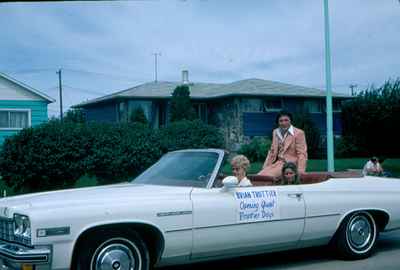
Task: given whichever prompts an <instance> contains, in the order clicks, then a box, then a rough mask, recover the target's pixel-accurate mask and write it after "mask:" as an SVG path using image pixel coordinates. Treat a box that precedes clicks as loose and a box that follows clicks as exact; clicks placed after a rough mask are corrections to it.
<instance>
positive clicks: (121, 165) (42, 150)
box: [0, 120, 224, 193]
mask: <svg viewBox="0 0 400 270" xmlns="http://www.w3.org/2000/svg"><path fill="white" fill-rule="evenodd" d="M223 145H224V142H223V139H222V134H220V133H219V131H218V129H216V128H215V127H212V126H209V125H206V124H204V123H202V122H201V121H183V122H175V123H173V124H171V125H170V126H168V127H165V128H162V129H160V130H156V131H155V130H153V129H151V128H150V127H149V126H148V125H144V124H140V123H120V124H109V123H108V124H106V123H103V124H101V123H86V124H85V123H76V122H73V121H59V120H51V121H49V123H46V124H42V125H40V126H38V127H34V128H28V129H24V130H22V131H21V132H20V133H18V134H16V135H14V136H11V137H8V138H7V139H6V141H5V143H4V144H3V146H2V150H1V151H0V172H1V176H2V178H3V181H4V182H5V183H6V185H7V186H9V187H11V188H12V189H13V190H14V191H15V193H25V192H34V191H41V190H53V189H62V188H69V187H72V186H74V184H75V183H76V181H77V180H78V179H79V178H80V177H81V176H83V175H89V176H95V177H96V179H97V181H98V182H99V183H100V184H107V183H115V182H121V181H126V180H129V179H131V178H132V177H134V176H136V175H138V174H139V173H141V172H142V171H143V170H145V169H146V168H147V167H148V166H150V165H151V164H153V163H154V162H156V161H157V160H158V159H159V158H160V157H161V155H162V154H163V153H165V152H166V151H172V150H178V149H183V148H208V147H218V148H221V147H223Z"/></svg>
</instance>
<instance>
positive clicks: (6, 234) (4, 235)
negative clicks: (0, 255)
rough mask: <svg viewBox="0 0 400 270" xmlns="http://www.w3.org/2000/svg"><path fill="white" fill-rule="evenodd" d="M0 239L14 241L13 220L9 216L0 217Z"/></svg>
mask: <svg viewBox="0 0 400 270" xmlns="http://www.w3.org/2000/svg"><path fill="white" fill-rule="evenodd" d="M0 239H1V240H6V241H9V242H14V241H15V239H14V220H13V219H9V218H0Z"/></svg>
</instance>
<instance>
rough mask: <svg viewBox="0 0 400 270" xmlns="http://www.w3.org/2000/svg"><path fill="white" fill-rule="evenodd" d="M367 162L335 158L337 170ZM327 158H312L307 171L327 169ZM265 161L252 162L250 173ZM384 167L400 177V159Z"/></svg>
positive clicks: (228, 171)
mask: <svg viewBox="0 0 400 270" xmlns="http://www.w3.org/2000/svg"><path fill="white" fill-rule="evenodd" d="M366 162H367V159H366V158H346V159H336V160H335V170H336V171H345V170H347V169H359V170H361V169H362V168H363V166H364V164H365V163H366ZM326 163H327V162H326V160H320V159H312V160H309V161H308V163H307V171H314V172H315V171H317V172H319V171H326V170H327V169H326V167H327V166H326ZM262 165H263V163H261V162H255V163H252V164H251V167H250V170H249V172H248V173H249V174H255V173H257V172H259V171H260V170H261V167H262ZM382 167H383V168H384V169H385V170H387V171H389V172H391V173H392V174H393V175H394V176H395V177H400V159H387V160H386V161H385V162H384V163H383V164H382ZM223 171H224V173H226V174H231V168H230V165H229V164H227V165H225V167H224V169H223Z"/></svg>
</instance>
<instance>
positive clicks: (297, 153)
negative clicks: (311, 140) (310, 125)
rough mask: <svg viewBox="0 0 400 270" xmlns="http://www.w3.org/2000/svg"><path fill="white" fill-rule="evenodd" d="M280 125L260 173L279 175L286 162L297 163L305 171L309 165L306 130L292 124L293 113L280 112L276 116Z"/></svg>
mask: <svg viewBox="0 0 400 270" xmlns="http://www.w3.org/2000/svg"><path fill="white" fill-rule="evenodd" d="M276 121H277V124H278V125H279V127H278V128H277V129H274V131H273V132H272V145H271V149H270V150H269V152H268V156H267V158H266V159H265V162H264V166H263V169H262V170H261V171H260V172H259V173H258V174H259V175H266V176H272V177H278V176H280V175H281V171H282V167H283V165H284V164H285V163H286V162H293V163H295V164H296V165H297V168H298V172H299V173H300V174H301V173H304V172H305V170H306V166H307V159H308V156H307V143H306V137H305V135H304V131H303V130H301V129H298V128H296V127H294V126H293V125H292V115H291V114H290V113H288V112H280V113H279V114H278V116H277V118H276Z"/></svg>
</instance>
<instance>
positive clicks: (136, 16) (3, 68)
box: [0, 0, 400, 116]
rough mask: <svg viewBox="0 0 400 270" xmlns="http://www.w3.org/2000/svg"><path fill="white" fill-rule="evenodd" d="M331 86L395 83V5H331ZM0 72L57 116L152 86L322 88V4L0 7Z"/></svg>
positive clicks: (234, 1) (163, 1) (261, 0)
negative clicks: (32, 91) (43, 98)
mask: <svg viewBox="0 0 400 270" xmlns="http://www.w3.org/2000/svg"><path fill="white" fill-rule="evenodd" d="M329 8H330V10H329V12H330V26H331V27H330V29H331V51H332V84H333V88H334V90H335V91H337V92H344V93H350V90H349V85H350V84H357V87H356V90H357V91H361V90H365V89H366V88H368V87H369V86H371V85H375V86H379V85H381V84H383V83H384V82H385V81H386V80H388V79H390V78H391V79H395V78H397V77H400V1H399V0H379V1H378V0H352V1H348V0H330V1H329ZM0 25H1V26H2V27H1V32H0V72H3V73H6V74H7V75H10V76H12V77H13V78H15V79H17V80H20V81H22V82H24V83H26V84H28V85H30V86H32V87H34V88H36V89H38V90H40V91H42V92H44V93H46V94H47V95H49V96H51V97H53V98H54V99H56V100H57V102H55V103H53V104H50V105H49V115H50V116H52V115H57V114H58V113H59V104H58V75H57V74H56V71H57V70H58V69H62V79H63V89H64V91H63V101H64V109H65V110H67V109H68V107H69V106H71V105H74V104H78V103H80V102H82V101H85V100H88V99H92V98H96V97H99V96H102V95H105V94H109V93H113V92H116V91H119V90H122V89H126V88H129V87H133V86H135V85H138V84H141V83H145V82H150V81H154V53H160V54H161V55H160V56H158V79H159V80H161V81H180V80H181V71H182V70H188V71H189V80H190V81H192V82H220V83H229V82H233V81H237V80H242V79H248V78H260V79H266V80H273V81H280V82H285V83H291V84H297V85H302V86H308V87H316V88H320V89H324V88H325V63H324V59H325V58H324V17H323V0H252V1H246V0H158V1H157V0H154V1H153V0H142V1H140V0H136V1H135V0H133V1H110V2H62V3H60V2H59V3H0Z"/></svg>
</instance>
